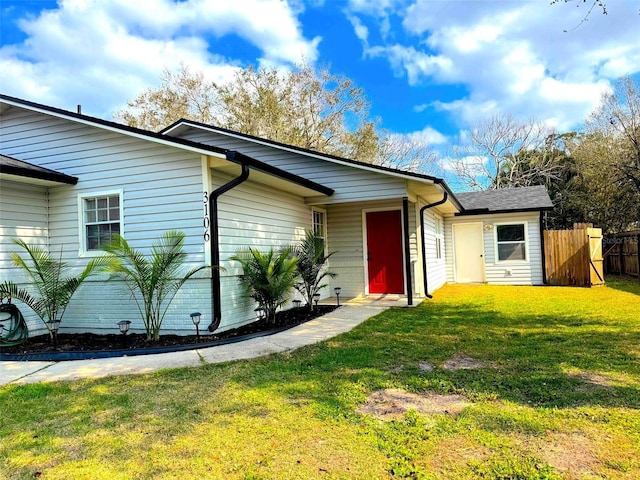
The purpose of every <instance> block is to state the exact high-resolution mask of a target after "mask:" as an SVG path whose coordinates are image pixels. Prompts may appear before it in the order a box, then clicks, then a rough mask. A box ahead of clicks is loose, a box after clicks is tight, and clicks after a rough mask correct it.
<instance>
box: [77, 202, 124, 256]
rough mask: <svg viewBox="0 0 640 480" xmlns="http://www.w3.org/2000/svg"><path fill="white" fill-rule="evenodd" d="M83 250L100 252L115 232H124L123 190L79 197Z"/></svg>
mask: <svg viewBox="0 0 640 480" xmlns="http://www.w3.org/2000/svg"><path fill="white" fill-rule="evenodd" d="M78 202H79V209H80V218H81V221H80V228H81V233H80V235H81V244H82V252H85V253H88V252H100V251H101V248H102V247H103V246H105V245H107V244H108V243H109V242H111V240H112V238H113V236H114V235H115V234H122V192H108V193H101V194H95V195H91V194H89V195H81V196H79V198H78Z"/></svg>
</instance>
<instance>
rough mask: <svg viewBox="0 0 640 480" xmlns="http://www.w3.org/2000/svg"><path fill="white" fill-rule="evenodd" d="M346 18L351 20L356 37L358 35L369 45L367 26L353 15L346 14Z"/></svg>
mask: <svg viewBox="0 0 640 480" xmlns="http://www.w3.org/2000/svg"><path fill="white" fill-rule="evenodd" d="M347 19H348V20H349V22H351V25H352V26H353V31H354V32H355V34H356V37H358V39H359V40H360V41H361V42H362V43H363V44H364V45H365V46H367V45H369V29H368V28H367V26H366V25H365V24H364V23H362V22H361V21H360V19H359V18H358V17H356V16H355V15H350V14H347Z"/></svg>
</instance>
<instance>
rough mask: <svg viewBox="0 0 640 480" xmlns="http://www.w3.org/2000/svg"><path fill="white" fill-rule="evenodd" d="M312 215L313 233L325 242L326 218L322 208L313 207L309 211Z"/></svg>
mask: <svg viewBox="0 0 640 480" xmlns="http://www.w3.org/2000/svg"><path fill="white" fill-rule="evenodd" d="M311 212H312V215H313V219H312V226H313V233H314V234H316V235H317V236H319V237H322V238H323V239H324V240H325V243H326V240H327V239H326V230H327V226H326V219H325V216H326V215H325V212H324V210H316V209H315V208H314V209H313V210H312V211H311Z"/></svg>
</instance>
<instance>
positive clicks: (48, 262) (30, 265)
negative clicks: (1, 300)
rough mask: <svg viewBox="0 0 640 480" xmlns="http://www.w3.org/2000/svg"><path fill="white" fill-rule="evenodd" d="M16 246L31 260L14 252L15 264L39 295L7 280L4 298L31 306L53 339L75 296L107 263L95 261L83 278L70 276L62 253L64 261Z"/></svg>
mask: <svg viewBox="0 0 640 480" xmlns="http://www.w3.org/2000/svg"><path fill="white" fill-rule="evenodd" d="M13 243H15V244H16V245H18V246H19V247H21V248H22V249H23V250H24V251H25V252H26V254H27V258H26V259H25V258H22V257H21V256H20V254H19V253H17V252H11V260H12V261H13V263H14V265H16V266H17V267H20V268H22V269H23V270H24V271H25V272H26V273H27V275H28V276H29V278H30V280H31V284H32V285H33V287H34V288H35V290H36V292H37V294H32V293H31V292H29V290H27V289H23V288H19V287H18V285H17V284H16V283H14V282H12V281H10V280H5V282H4V283H2V284H0V297H11V298H15V299H18V300H20V301H21V302H22V303H24V304H25V305H27V306H28V307H29V308H30V309H31V310H33V312H34V313H35V314H36V315H37V316H38V318H40V320H42V322H43V323H44V325H45V327H47V330H48V331H49V334H50V335H51V334H52V332H51V323H53V322H61V321H62V317H63V316H64V312H65V311H66V309H67V306H68V305H69V302H70V301H71V297H73V294H74V293H75V292H76V290H78V287H80V285H81V284H82V282H84V281H85V280H86V279H87V278H88V277H89V276H91V275H92V274H93V273H94V272H95V271H96V270H97V269H99V268H100V267H101V266H102V265H103V263H104V259H102V258H95V259H93V260H91V261H90V262H89V263H87V266H86V267H85V268H84V270H82V272H81V273H80V275H78V276H70V275H69V274H68V271H69V269H70V267H69V265H68V264H67V263H65V262H63V261H62V251H61V252H60V258H59V259H55V258H53V257H52V256H51V254H50V253H49V252H48V251H47V250H46V249H44V248H42V247H39V246H36V245H29V244H27V243H26V242H24V241H23V240H20V239H15V238H14V239H13ZM49 322H51V323H49Z"/></svg>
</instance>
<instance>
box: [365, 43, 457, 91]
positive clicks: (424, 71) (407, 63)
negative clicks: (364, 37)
mask: <svg viewBox="0 0 640 480" xmlns="http://www.w3.org/2000/svg"><path fill="white" fill-rule="evenodd" d="M365 55H367V56H370V57H386V58H388V59H389V63H390V64H391V67H392V68H393V69H394V71H395V72H396V74H397V75H402V74H403V73H406V74H407V77H408V79H409V85H415V84H417V83H418V82H419V81H420V79H422V78H424V77H425V76H432V75H440V74H443V73H444V72H447V71H448V70H451V69H452V68H453V62H452V61H451V59H450V58H447V57H446V56H442V55H429V54H427V53H424V52H421V51H418V50H416V49H415V48H414V47H412V46H411V47H405V46H402V45H397V44H396V45H390V46H386V47H381V46H376V47H371V48H368V49H366V50H365Z"/></svg>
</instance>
